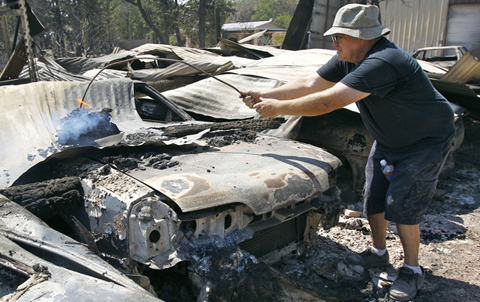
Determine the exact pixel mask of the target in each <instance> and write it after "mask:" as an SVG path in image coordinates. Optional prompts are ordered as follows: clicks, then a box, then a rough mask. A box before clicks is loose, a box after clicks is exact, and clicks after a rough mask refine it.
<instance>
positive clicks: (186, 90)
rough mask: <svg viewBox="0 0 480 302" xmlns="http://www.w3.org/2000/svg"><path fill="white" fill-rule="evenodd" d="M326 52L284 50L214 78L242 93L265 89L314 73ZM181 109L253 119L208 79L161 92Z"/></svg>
mask: <svg viewBox="0 0 480 302" xmlns="http://www.w3.org/2000/svg"><path fill="white" fill-rule="evenodd" d="M334 54H335V52H334V51H329V50H318V49H317V50H313V49H310V50H301V51H289V50H284V51H282V52H280V53H279V54H278V56H275V57H269V58H265V59H262V60H254V61H252V62H251V63H250V64H248V66H246V67H245V68H240V69H233V70H229V71H228V72H226V73H224V74H221V75H217V77H218V78H219V79H221V80H223V81H225V82H227V83H229V84H232V85H234V86H235V87H236V88H238V89H240V90H241V91H249V90H268V89H271V88H274V87H278V86H280V85H283V84H284V83H286V82H289V81H292V80H294V79H296V78H299V77H301V76H306V75H309V74H311V73H313V72H315V71H316V70H317V69H318V68H319V67H321V66H322V65H323V64H325V63H326V62H327V61H328V60H329V59H330V58H331V57H332V56H333V55H334ZM162 94H163V95H165V96H166V97H167V98H168V99H170V100H171V101H173V102H175V103H176V104H178V105H179V106H180V107H182V108H183V109H184V110H186V111H189V112H194V113H197V114H201V115H204V116H209V117H214V118H217V119H246V118H251V117H255V116H256V115H257V114H256V111H255V110H252V109H250V108H248V107H247V106H245V104H244V103H243V102H242V100H241V99H240V98H239V95H238V93H237V92H236V91H234V90H233V89H231V88H230V87H228V86H226V85H224V84H222V83H220V82H218V81H216V80H215V79H212V78H208V79H205V80H201V81H198V82H195V83H193V84H189V85H186V86H184V87H181V88H177V89H173V90H169V91H165V92H163V93H162Z"/></svg>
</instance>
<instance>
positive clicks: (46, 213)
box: [0, 177, 83, 220]
mask: <svg viewBox="0 0 480 302" xmlns="http://www.w3.org/2000/svg"><path fill="white" fill-rule="evenodd" d="M0 194H2V195H4V196H5V197H7V198H8V199H10V200H11V201H13V202H15V203H17V204H19V205H21V206H23V207H24V208H26V209H27V210H28V211H30V212H31V213H33V214H34V215H36V216H37V217H39V218H40V219H43V220H45V219H49V218H51V217H52V216H53V215H55V214H56V213H59V212H62V211H64V210H66V209H69V208H71V207H74V206H77V205H81V204H83V187H82V184H81V182H80V179H79V178H78V177H65V178H59V179H50V180H47V181H42V182H37V183H31V184H25V185H19V186H13V187H9V188H4V189H0Z"/></svg>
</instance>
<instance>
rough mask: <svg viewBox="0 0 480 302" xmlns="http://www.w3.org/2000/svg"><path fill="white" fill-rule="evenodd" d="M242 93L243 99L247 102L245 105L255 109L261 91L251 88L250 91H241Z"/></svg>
mask: <svg viewBox="0 0 480 302" xmlns="http://www.w3.org/2000/svg"><path fill="white" fill-rule="evenodd" d="M240 93H241V95H240V97H241V98H242V99H243V103H245V105H247V106H248V108H250V109H254V108H253V106H254V105H255V104H257V103H259V102H260V96H261V93H260V92H256V91H251V90H250V91H248V92H243V91H241V92H240Z"/></svg>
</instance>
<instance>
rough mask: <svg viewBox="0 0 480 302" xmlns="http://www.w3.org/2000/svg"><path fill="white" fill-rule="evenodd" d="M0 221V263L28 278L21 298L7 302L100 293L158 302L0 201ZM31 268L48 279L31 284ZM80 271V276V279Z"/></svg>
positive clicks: (31, 217)
mask: <svg viewBox="0 0 480 302" xmlns="http://www.w3.org/2000/svg"><path fill="white" fill-rule="evenodd" d="M0 217H2V219H0V255H2V256H7V257H8V258H7V259H2V262H3V261H6V263H8V264H10V265H11V267H10V268H15V269H17V270H19V271H22V272H23V273H28V274H29V276H28V277H29V278H30V279H29V282H25V283H23V286H22V289H23V290H24V292H23V293H22V294H21V295H17V296H16V298H15V299H12V301H13V300H15V301H36V300H45V301H58V300H69V301H73V300H75V301H79V302H82V301H93V300H95V299H96V298H98V293H99V292H101V293H102V298H103V299H106V300H113V301H133V300H140V301H150V302H153V301H161V300H160V299H158V298H156V297H154V296H153V295H152V294H150V293H149V292H147V291H146V290H144V289H143V288H142V287H140V286H139V285H138V284H136V283H135V282H134V281H132V280H131V279H130V278H128V277H127V276H125V275H124V274H121V273H120V272H119V271H118V270H117V269H115V268H113V267H112V266H111V265H110V264H108V263H107V262H105V261H104V260H102V259H100V257H98V256H97V255H95V254H94V253H92V251H90V250H89V249H88V248H86V247H85V245H83V244H80V243H79V242H76V241H75V240H73V239H71V238H69V237H68V236H65V234H61V233H59V232H57V231H55V230H53V229H52V228H50V227H48V226H47V225H46V224H45V223H44V222H43V221H41V220H40V219H39V218H37V217H36V216H34V215H33V214H31V213H30V212H29V211H27V210H26V209H25V208H23V207H22V206H20V205H18V204H16V203H14V202H11V201H9V200H7V199H6V198H5V197H3V196H2V195H0ZM16 242H17V243H18V242H21V243H22V244H21V245H19V244H17V243H16ZM25 246H31V247H34V248H37V249H40V250H44V251H47V252H46V254H49V255H50V256H53V257H56V258H58V259H62V260H63V261H64V262H68V263H69V265H70V266H75V267H77V269H68V268H65V267H62V266H60V265H58V262H61V261H62V260H60V261H52V262H49V261H48V260H45V259H42V258H41V257H38V256H36V255H35V253H31V251H29V249H28V248H25ZM2 258H3V257H2ZM47 258H48V257H47ZM34 266H39V267H44V268H45V269H47V272H48V273H49V276H48V278H45V279H43V280H41V281H40V282H33V281H39V280H38V279H37V280H35V276H34V275H35V270H34V269H33V267H34ZM7 267H8V265H7ZM82 270H83V272H84V273H80V272H81V271H82ZM38 272H39V271H37V274H38ZM93 276H96V277H93ZM2 281H4V280H2ZM40 297H41V298H40ZM3 298H4V299H7V300H8V299H9V298H12V297H8V296H4V297H3ZM7 300H5V301H7Z"/></svg>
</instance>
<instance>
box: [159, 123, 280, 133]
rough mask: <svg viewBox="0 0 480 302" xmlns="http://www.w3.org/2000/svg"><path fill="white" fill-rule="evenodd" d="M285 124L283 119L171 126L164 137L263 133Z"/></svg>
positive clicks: (165, 131)
mask: <svg viewBox="0 0 480 302" xmlns="http://www.w3.org/2000/svg"><path fill="white" fill-rule="evenodd" d="M283 122H284V120H283V119H282V118H276V119H254V120H243V121H233V122H222V123H213V124H201V125H198V124H192V125H186V124H185V125H176V126H169V127H166V128H165V129H164V133H163V134H164V135H166V136H170V137H182V136H185V135H190V134H195V133H198V132H200V131H203V130H205V129H210V130H211V131H219V130H233V129H239V130H243V131H245V130H253V131H257V132H260V131H263V130H266V129H277V128H278V127H280V125H281V124H282V123H283Z"/></svg>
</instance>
